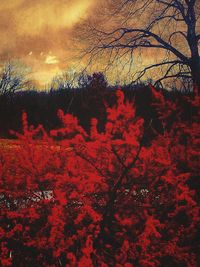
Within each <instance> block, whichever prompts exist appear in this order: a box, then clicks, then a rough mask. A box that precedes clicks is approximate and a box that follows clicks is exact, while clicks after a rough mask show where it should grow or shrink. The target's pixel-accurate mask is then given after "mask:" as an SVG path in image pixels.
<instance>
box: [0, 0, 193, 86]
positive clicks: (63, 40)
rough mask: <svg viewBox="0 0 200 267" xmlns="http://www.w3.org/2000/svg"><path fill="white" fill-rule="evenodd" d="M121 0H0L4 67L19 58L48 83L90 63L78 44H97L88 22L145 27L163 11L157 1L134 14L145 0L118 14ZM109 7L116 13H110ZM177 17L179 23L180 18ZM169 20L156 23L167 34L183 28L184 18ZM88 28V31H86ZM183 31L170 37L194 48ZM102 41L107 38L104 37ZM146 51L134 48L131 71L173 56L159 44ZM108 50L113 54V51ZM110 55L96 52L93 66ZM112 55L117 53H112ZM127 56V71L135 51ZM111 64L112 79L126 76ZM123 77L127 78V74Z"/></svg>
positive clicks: (183, 48) (0, 58)
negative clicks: (158, 46)
mask: <svg viewBox="0 0 200 267" xmlns="http://www.w3.org/2000/svg"><path fill="white" fill-rule="evenodd" d="M120 2H123V1H122V0H114V1H113V0H112V1H111V0H0V14H1V16H0V40H1V41H0V67H1V66H2V64H3V63H6V62H7V61H9V60H16V61H17V60H19V61H20V63H24V64H25V65H26V66H27V67H28V68H29V77H30V79H31V80H32V81H34V83H35V85H36V87H37V88H46V87H48V86H49V84H50V83H51V81H52V79H53V78H54V77H55V76H57V75H60V74H62V73H63V72H64V71H69V70H70V71H71V70H73V69H74V70H78V69H81V68H83V67H84V66H85V65H86V64H87V62H86V61H84V60H81V53H79V50H80V49H83V48H84V47H87V46H88V47H89V44H91V45H94V43H93V37H94V38H96V37H97V40H98V36H96V35H95V36H94V35H93V36H92V38H91V40H89V39H90V37H89V38H85V36H90V32H89V30H87V29H88V28H87V27H85V28H84V25H85V23H87V22H88V24H89V25H92V27H93V25H94V26H96V27H97V28H98V29H100V30H101V29H103V31H106V32H110V31H111V32H112V31H113V29H115V28H116V26H117V27H120V24H121V27H124V25H125V24H127V25H128V27H134V26H135V25H137V27H141V28H142V27H144V25H146V24H148V23H149V21H150V20H151V19H152V18H154V16H156V15H157V13H159V12H160V10H159V8H158V7H159V6H157V7H156V8H155V5H153V4H152V6H150V7H148V9H149V10H148V9H147V11H146V12H143V13H142V14H141V16H140V19H138V15H137V16H132V15H131V14H132V13H133V14H134V11H135V10H138V6H137V5H141V4H142V3H143V2H140V1H136V2H137V5H136V6H135V5H134V4H133V5H132V9H130V10H129V6H128V5H127V9H126V11H125V12H126V13H124V14H123V13H122V14H121V13H119V14H118V15H117V16H116V15H113V14H116V13H115V12H114V13H113V11H114V10H117V9H118V6H119V3H120ZM138 3H139V4H138ZM113 6H114V9H113ZM139 10H140V9H139ZM110 11H112V13H109V12H110ZM120 12H121V11H120ZM110 14H112V15H110ZM127 14H128V18H127ZM121 16H122V17H121ZM130 18H131V19H130ZM124 23H125V24H124ZM170 23H171V22H170ZM174 23H175V24H176V22H174ZM140 24H141V25H140ZM170 25H171V26H170V28H168V27H166V26H165V25H164V26H163V25H162V24H161V25H160V26H161V27H160V26H158V27H157V26H155V27H157V28H155V30H156V31H157V32H158V33H159V34H161V35H162V37H163V36H164V34H167V35H170V34H171V31H170V29H172V30H174V31H175V32H176V33H178V32H180V31H183V30H184V27H183V25H182V24H180V23H179V28H176V27H177V26H176V25H174V26H175V28H173V26H172V24H170ZM84 29H85V31H86V35H85V34H84V32H83V31H84ZM167 35H166V36H167ZM77 36H78V38H77ZM181 36H182V35H179V36H178V37H177V35H176V38H175V36H174V37H173V40H172V39H170V42H174V44H175V46H176V45H178V46H179V48H180V49H181V51H182V52H184V53H185V51H186V52H188V51H189V50H188V48H187V46H186V44H185V41H184V40H183V37H182V39H181ZM126 38H128V37H127V36H125V37H124V41H125V42H126V41H127V40H126ZM101 41H102V39H100V42H101ZM142 53H143V54H142ZM142 53H141V51H140V50H139V51H138V52H134V56H133V59H134V63H133V65H131V66H133V69H131V71H132V70H133V71H132V72H134V71H137V70H138V69H139V68H142V67H143V66H142V65H144V66H145V65H148V64H151V63H156V62H157V60H158V61H159V60H160V59H161V57H168V54H167V52H166V51H165V50H162V51H161V50H159V49H157V48H156V49H154V50H152V49H151V50H148V49H146V48H145V52H142ZM165 54H166V55H165ZM78 56H79V58H78ZM106 56H107V57H108V58H109V52H108V54H107V55H106ZM106 56H105V55H101V56H100V54H98V55H97V59H96V58H95V60H94V61H95V62H93V65H92V67H93V70H92V71H94V70H95V71H98V70H101V67H102V66H103V65H105V60H106ZM112 57H114V56H113V54H112ZM127 57H128V58H126V57H124V58H123V60H122V62H121V58H120V57H119V59H120V60H119V61H118V62H120V64H121V63H122V65H125V69H126V68H127V70H126V71H128V69H129V66H128V63H127V62H128V61H129V60H130V59H132V56H130V55H127ZM111 65H112V72H111V74H108V78H109V79H110V80H111V79H112V76H113V80H116V77H119V76H120V75H121V76H122V74H121V73H122V71H121V69H120V68H118V66H117V65H116V62H115V63H113V62H112V64H111ZM113 65H114V67H113ZM140 65H141V66H140ZM162 68H163V67H162ZM132 72H131V74H132ZM161 72H162V70H161ZM106 74H107V73H106ZM152 75H153V74H152ZM151 77H152V76H151ZM122 79H123V77H122ZM124 79H127V76H126V74H125V76H124ZM130 79H131V78H130ZM130 79H129V80H130ZM110 80H109V81H110Z"/></svg>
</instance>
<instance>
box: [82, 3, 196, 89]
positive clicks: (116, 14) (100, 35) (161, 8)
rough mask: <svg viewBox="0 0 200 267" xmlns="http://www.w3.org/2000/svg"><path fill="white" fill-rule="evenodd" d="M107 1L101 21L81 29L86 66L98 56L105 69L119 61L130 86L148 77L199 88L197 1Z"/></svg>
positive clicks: (156, 80)
mask: <svg viewBox="0 0 200 267" xmlns="http://www.w3.org/2000/svg"><path fill="white" fill-rule="evenodd" d="M108 2H109V8H108V9H105V10H104V13H105V12H107V13H106V14H105V16H104V17H103V15H102V20H101V21H100V23H99V22H95V21H90V22H89V23H88V24H87V27H86V25H85V33H87V44H89V45H88V46H87V49H86V55H89V59H90V60H89V61H90V62H92V61H93V62H94V60H95V61H96V59H97V58H99V57H100V56H103V57H104V58H106V66H107V68H110V67H111V66H113V65H115V66H116V64H117V62H118V63H119V62H120V63H121V64H122V66H123V69H126V70H127V69H128V68H129V69H128V70H129V73H131V74H133V75H132V77H131V78H132V80H133V81H134V82H136V81H139V80H140V79H142V78H144V77H147V74H148V73H149V74H150V76H151V78H153V79H154V81H155V83H157V84H158V83H162V82H163V81H166V80H171V79H172V78H175V79H178V80H179V81H180V79H183V80H186V79H187V80H191V82H192V83H193V84H196V85H198V87H199V88H200V57H199V46H200V23H199V18H200V1H198V0H144V1H141V0H140V1H139V0H119V1H118V0H110V1H108ZM108 10H111V11H108ZM102 13H103V12H102ZM109 15H110V17H109ZM139 58H140V59H141V64H140V65H141V66H140V67H138V68H137V69H136V63H137V62H138V59H139ZM128 66H129V67H128Z"/></svg>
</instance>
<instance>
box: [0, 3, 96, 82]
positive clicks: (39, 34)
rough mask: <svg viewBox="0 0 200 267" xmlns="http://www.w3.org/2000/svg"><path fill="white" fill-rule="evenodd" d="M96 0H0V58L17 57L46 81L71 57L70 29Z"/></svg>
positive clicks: (1, 59)
mask: <svg viewBox="0 0 200 267" xmlns="http://www.w3.org/2000/svg"><path fill="white" fill-rule="evenodd" d="M96 1H97V0H42V1H41V0H14V1H7V0H1V1H0V12H1V16H0V39H1V42H0V61H6V60H8V59H20V60H22V61H23V62H25V63H26V64H28V65H30V66H31V67H32V75H33V77H34V78H35V79H37V80H38V81H39V82H40V83H42V84H43V83H44V82H45V79H46V82H49V81H50V80H51V79H52V75H54V74H55V73H57V72H59V71H62V70H63V69H65V68H67V67H68V66H69V65H70V64H71V62H72V61H73V59H72V52H71V50H72V48H73V47H74V45H73V41H72V40H71V37H72V35H73V30H76V27H75V25H76V24H77V23H79V22H80V21H81V20H82V19H85V18H86V17H87V16H88V15H89V10H90V9H91V7H92V6H93V5H94V3H95V2H96ZM50 51H51V52H52V54H50ZM42 76H44V77H42ZM44 78H45V79H44Z"/></svg>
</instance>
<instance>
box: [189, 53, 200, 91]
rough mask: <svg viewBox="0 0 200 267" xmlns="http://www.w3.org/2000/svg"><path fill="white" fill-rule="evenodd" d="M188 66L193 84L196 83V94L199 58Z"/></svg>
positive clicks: (199, 85)
mask: <svg viewBox="0 0 200 267" xmlns="http://www.w3.org/2000/svg"><path fill="white" fill-rule="evenodd" d="M190 68H191V74H192V79H193V84H194V86H195V85H196V86H197V87H198V94H199V95H200V60H199V58H198V59H196V60H194V62H192V63H191V64H190Z"/></svg>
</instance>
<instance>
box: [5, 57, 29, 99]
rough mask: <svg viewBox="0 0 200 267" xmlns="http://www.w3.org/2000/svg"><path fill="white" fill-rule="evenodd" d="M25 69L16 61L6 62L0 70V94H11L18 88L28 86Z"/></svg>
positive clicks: (21, 88)
mask: <svg viewBox="0 0 200 267" xmlns="http://www.w3.org/2000/svg"><path fill="white" fill-rule="evenodd" d="M30 86H31V83H30V81H29V80H28V79H27V70H26V68H25V67H24V66H21V65H20V64H19V63H18V62H8V63H6V64H5V65H4V67H3V68H2V70H1V72H0V96H1V95H3V96H12V95H13V93H15V92H16V91H19V90H23V89H28V88H30Z"/></svg>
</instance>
